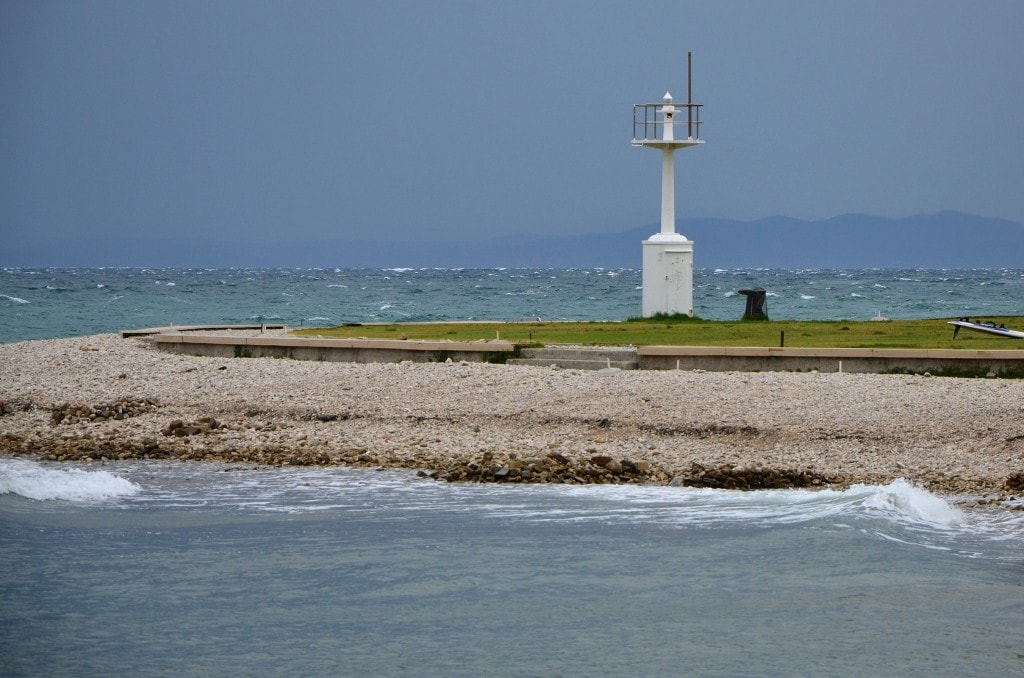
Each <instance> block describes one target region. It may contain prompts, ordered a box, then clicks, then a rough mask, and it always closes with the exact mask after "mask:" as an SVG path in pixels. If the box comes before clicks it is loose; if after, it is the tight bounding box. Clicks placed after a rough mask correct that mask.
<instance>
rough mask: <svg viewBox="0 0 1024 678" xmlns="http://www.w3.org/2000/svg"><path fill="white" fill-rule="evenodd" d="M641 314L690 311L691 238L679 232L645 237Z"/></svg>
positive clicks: (691, 291) (691, 277) (688, 312)
mask: <svg viewBox="0 0 1024 678" xmlns="http://www.w3.org/2000/svg"><path fill="white" fill-rule="evenodd" d="M643 286H644V291H643V316H644V317H645V318H650V317H651V316H653V315H656V314H658V313H664V314H667V315H675V314H677V313H685V314H686V315H689V316H692V315H693V241H692V240H687V239H686V236H684V235H679V234H678V233H657V234H655V235H652V236H651V237H650V238H649V239H647V240H644V271H643Z"/></svg>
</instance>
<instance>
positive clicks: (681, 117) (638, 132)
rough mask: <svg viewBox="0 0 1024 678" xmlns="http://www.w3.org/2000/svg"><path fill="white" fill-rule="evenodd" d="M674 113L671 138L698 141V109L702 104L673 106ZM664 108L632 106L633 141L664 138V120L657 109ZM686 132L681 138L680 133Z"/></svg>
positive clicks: (661, 106) (643, 105) (699, 123)
mask: <svg viewBox="0 0 1024 678" xmlns="http://www.w3.org/2000/svg"><path fill="white" fill-rule="evenodd" d="M673 105H674V106H675V109H676V112H675V115H674V116H673V120H672V121H671V122H669V123H667V124H669V125H672V132H673V137H674V138H676V139H680V138H686V139H695V140H699V139H700V126H701V120H700V109H701V108H702V107H703V106H704V104H673ZM664 106H665V104H664V103H658V104H633V141H657V140H658V139H662V138H664V134H663V132H664V129H665V124H666V123H665V119H664V116H663V115H662V114H661V113H659V109H661V108H663V107H664ZM684 131H685V132H686V136H685V137H683V135H682V132H684Z"/></svg>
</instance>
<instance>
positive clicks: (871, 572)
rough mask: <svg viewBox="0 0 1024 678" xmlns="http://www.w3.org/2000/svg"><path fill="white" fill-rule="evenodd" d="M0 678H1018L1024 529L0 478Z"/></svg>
mask: <svg viewBox="0 0 1024 678" xmlns="http://www.w3.org/2000/svg"><path fill="white" fill-rule="evenodd" d="M0 571H2V572H3V577H2V578H0V601H2V604H0V647H2V648H3V657H2V663H0V666H2V668H0V673H2V674H3V675H8V676H21V675H48V676H55V675H57V676H83V675H89V676H91V675H97V676H98V675H105V676H106V675H174V676H210V675H224V676H265V675H325V676H326V675H331V676H335V675H337V676H341V675H344V676H367V675H373V676H393V675H395V676H398V675H409V676H540V675H553V676H624V675H638V676H640V675H642V676H661V675H699V676H737V675H759V676H762V675H772V676H861V675H872V676H900V675H904V676H909V675H928V676H963V675H991V676H1009V675H1021V674H1022V673H1024V644H1022V643H1021V638H1022V636H1021V629H1022V627H1024V512H1014V511H1007V510H1005V509H1001V510H991V511H989V510H979V509H971V510H963V509H961V508H959V507H957V506H956V505H954V504H952V503H951V502H950V500H948V499H946V498H942V497H939V496H936V495H933V494H929V493H927V492H925V491H924V490H921V489H918V488H915V487H913V486H911V485H909V484H907V483H905V482H903V481H897V482H894V483H892V484H890V485H885V486H854V487H852V488H850V489H848V490H844V491H833V490H823V491H815V492H812V491H804V490H787V491H763V492H746V493H739V492H728V491H719V490H709V489H692V488H673V487H661V486H658V487H654V486H566V485H561V486H560V485H530V486H507V485H502V486H498V485H483V484H446V483H440V482H437V481H433V480H429V479H424V478H420V477H417V475H416V474H415V473H414V472H411V471H393V470H389V471H375V470H369V469H346V468H302V469H299V468H292V469H289V468H275V469H269V468H254V467H251V466H231V465H224V464H207V463H202V464H199V463H193V464H180V463H169V462H131V463H125V462H117V463H106V464H103V465H99V464H78V465H71V464H57V463H40V462H36V461H31V460H28V459H13V458H0Z"/></svg>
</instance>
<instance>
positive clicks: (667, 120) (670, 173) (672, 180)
mask: <svg viewBox="0 0 1024 678" xmlns="http://www.w3.org/2000/svg"><path fill="white" fill-rule="evenodd" d="M663 101H664V102H665V105H664V106H662V107H661V115H662V128H661V140H662V141H675V138H676V137H675V130H674V127H675V124H674V122H673V118H675V113H676V107H675V106H673V105H672V95H671V94H670V93H668V92H665V97H664V98H663ZM675 150H676V149H675V147H674V146H673V145H672V144H665V146H664V147H663V148H662V149H661V232H662V234H667V235H672V234H674V233H675V232H676V169H675V167H676V166H675V158H673V157H672V154H673V153H675Z"/></svg>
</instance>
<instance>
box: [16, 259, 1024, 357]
mask: <svg viewBox="0 0 1024 678" xmlns="http://www.w3.org/2000/svg"><path fill="white" fill-rule="evenodd" d="M753 287H763V288H765V290H767V298H768V309H767V310H768V313H769V315H770V316H771V317H772V318H774V319H779V320H782V319H803V320H867V319H869V318H872V317H875V316H877V315H882V316H885V317H889V318H944V317H958V316H965V315H967V316H971V317H979V318H984V316H986V315H1024V269H1021V270H1017V269H1013V270H1011V269H992V270H931V269H907V270H860V269H858V270H830V269H801V270H778V269H742V270H739V269H737V270H707V269H704V270H697V271H695V273H694V312H695V314H696V315H698V316H700V317H702V318H706V319H710V320H727V319H732V318H739V317H740V316H742V315H743V310H744V306H745V303H746V297H744V296H743V295H741V294H740V293H739V291H740V290H742V289H750V288H753ZM641 295H642V288H641V271H640V270H639V269H433V268H429V269H408V268H396V269H146V268H102V269H23V268H2V269H0V343H6V342H12V341H20V340H25V339H42V338H49V337H60V336H73V335H84V334H96V333H99V332H116V331H118V330H122V329H130V328H142V327H154V326H157V327H159V326H166V325H189V324H214V323H262V322H283V323H287V324H288V325H291V326H295V327H299V326H328V325H337V324H340V323H344V322H378V321H432V320H529V319H534V318H542V319H544V320H622V319H625V318H630V317H636V316H639V315H640V309H641Z"/></svg>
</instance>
